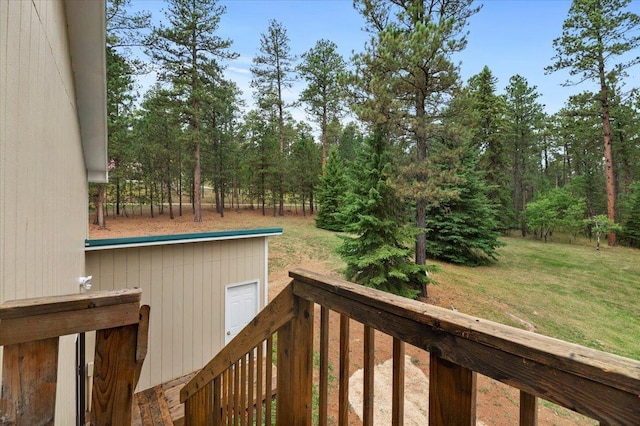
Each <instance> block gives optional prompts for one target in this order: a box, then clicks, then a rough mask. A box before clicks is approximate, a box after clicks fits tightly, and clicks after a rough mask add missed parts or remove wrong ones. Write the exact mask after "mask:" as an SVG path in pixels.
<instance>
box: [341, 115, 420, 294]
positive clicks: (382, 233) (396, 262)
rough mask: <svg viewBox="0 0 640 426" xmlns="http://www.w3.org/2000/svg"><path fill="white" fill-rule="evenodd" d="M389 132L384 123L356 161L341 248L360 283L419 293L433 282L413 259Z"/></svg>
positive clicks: (348, 275)
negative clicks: (396, 187) (394, 177)
mask: <svg viewBox="0 0 640 426" xmlns="http://www.w3.org/2000/svg"><path fill="white" fill-rule="evenodd" d="M388 148H389V141H388V135H387V133H386V132H385V131H383V130H382V128H381V126H378V128H377V129H376V131H375V132H374V134H373V136H372V137H370V138H369V139H368V141H367V148H366V150H365V151H364V153H363V156H362V158H361V160H360V162H359V163H358V164H357V165H356V166H355V179H354V180H353V181H352V185H353V186H352V188H351V190H350V191H349V193H348V195H347V202H346V206H345V209H344V210H343V212H342V215H343V218H344V220H345V222H346V223H348V225H347V226H346V227H345V230H346V231H347V232H349V233H352V234H355V235H356V236H355V237H350V236H343V237H342V239H343V241H342V245H341V247H340V248H339V253H340V255H341V256H342V258H343V259H344V261H345V262H346V264H347V268H346V270H345V276H346V278H347V279H348V280H352V281H354V282H356V283H359V284H362V285H365V286H368V287H373V288H377V289H380V290H384V291H388V292H391V293H395V294H399V295H401V296H405V297H409V298H415V297H416V296H417V295H418V294H419V293H421V292H423V291H424V290H423V289H424V288H426V286H427V283H428V276H427V273H426V267H425V266H424V265H417V264H415V263H414V262H412V261H411V253H412V250H411V249H410V248H408V245H407V244H408V243H409V241H410V240H411V238H412V233H411V231H410V229H409V228H407V226H406V222H407V216H406V212H405V211H404V208H403V206H404V203H403V202H402V200H400V199H398V198H397V196H396V192H395V190H394V189H393V188H392V186H391V185H390V184H389V179H390V177H391V175H392V173H393V170H392V165H391V162H390V159H389V156H388Z"/></svg>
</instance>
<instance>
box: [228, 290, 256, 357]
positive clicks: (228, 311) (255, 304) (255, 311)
mask: <svg viewBox="0 0 640 426" xmlns="http://www.w3.org/2000/svg"><path fill="white" fill-rule="evenodd" d="M249 284H253V285H255V289H256V297H255V306H254V308H255V314H256V315H257V314H258V312H260V279H259V278H256V279H253V280H247V281H241V282H237V283H233V284H227V285H225V286H224V323H223V324H222V336H223V346H226V345H227V343H228V342H227V336H228V335H227V323H228V322H229V318H228V314H229V310H228V309H227V308H228V306H227V301H228V300H229V290H230V289H232V288H235V287H241V286H245V285H249ZM247 324H248V322H247Z"/></svg>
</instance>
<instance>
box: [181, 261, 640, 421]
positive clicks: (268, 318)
mask: <svg viewBox="0 0 640 426" xmlns="http://www.w3.org/2000/svg"><path fill="white" fill-rule="evenodd" d="M289 276H290V277H291V278H292V279H293V280H292V281H291V283H290V284H289V286H287V287H286V289H285V290H284V291H283V293H281V294H280V295H279V296H277V298H276V299H275V300H274V301H273V302H272V303H271V304H269V305H268V306H267V307H266V308H265V309H264V310H263V311H262V312H261V313H260V314H259V315H258V316H257V317H256V319H255V320H254V321H253V322H252V323H250V324H249V325H247V327H245V329H243V331H242V332H241V333H240V335H239V336H238V337H236V339H234V340H233V341H232V342H231V343H230V344H229V345H228V346H227V347H225V348H224V349H223V350H222V351H221V352H220V354H218V355H217V356H216V357H215V358H214V359H213V360H212V361H211V362H209V364H208V365H207V366H206V367H205V368H204V369H203V371H202V372H201V373H200V374H199V375H198V376H197V377H196V378H194V380H192V381H191V382H190V383H189V384H188V385H187V386H185V388H183V390H182V392H181V394H180V397H181V401H183V402H185V400H189V401H190V400H192V399H197V398H200V397H201V395H203V394H204V393H203V392H205V391H206V392H210V393H211V392H212V393H211V395H212V398H213V407H214V408H213V411H211V409H210V408H207V407H208V406H206V404H209V402H208V401H209V400H208V399H206V401H204V403H203V404H200V405H201V407H200V408H198V410H199V412H201V413H204V414H203V416H206V415H209V413H210V412H211V413H217V412H218V411H220V404H219V403H218V402H216V401H218V400H217V399H216V398H217V397H216V392H219V389H224V386H223V387H222V388H220V385H219V384H218V385H212V384H211V383H212V381H213V380H214V378H217V377H219V376H220V375H221V374H223V372H225V371H226V370H227V369H229V368H233V367H232V366H233V365H234V363H236V364H237V363H238V359H240V358H241V357H244V356H246V354H247V352H248V351H252V349H253V348H254V347H256V345H260V344H261V342H262V341H264V339H265V338H267V337H268V336H271V335H272V334H273V333H275V332H276V331H278V336H279V339H278V340H279V345H278V370H279V374H278V389H279V392H278V405H277V408H278V413H277V419H278V421H280V420H282V421H284V422H285V423H286V424H309V422H310V419H311V417H310V413H308V408H309V403H310V400H309V398H310V394H309V391H310V389H311V381H312V378H311V373H310V370H311V367H310V356H311V351H312V346H313V344H312V338H313V329H312V328H310V324H312V322H313V304H314V303H316V304H318V305H320V306H321V307H322V309H321V320H320V324H321V325H320V327H321V330H320V339H319V341H320V343H319V344H320V351H319V354H320V366H321V367H320V370H321V371H320V375H321V376H323V375H327V365H326V363H327V360H326V358H327V356H328V355H327V354H328V349H327V345H328V340H329V339H328V334H327V329H328V324H329V321H328V312H329V311H334V312H335V313H337V314H340V315H341V326H340V360H339V362H340V376H341V379H340V384H339V392H338V393H339V400H340V404H339V405H340V407H339V411H340V412H339V413H338V417H339V421H340V423H341V424H343V423H344V424H346V423H347V422H348V414H347V411H346V407H347V402H346V400H345V398H346V394H347V386H348V381H347V378H348V371H349V355H348V354H349V351H350V349H349V346H348V345H349V343H348V342H349V338H348V330H349V323H348V322H349V320H350V319H353V320H356V321H358V322H360V323H362V324H363V325H364V326H365V354H364V357H365V361H366V362H365V364H366V365H365V373H364V374H365V378H367V377H368V379H366V380H365V386H368V388H369V392H368V393H369V394H371V395H372V394H373V390H372V383H371V382H372V381H373V380H372V377H370V376H371V374H372V372H371V371H366V370H367V368H369V370H371V368H372V365H373V352H374V348H373V347H372V346H373V330H374V329H375V330H379V331H381V332H383V333H386V334H387V335H389V336H391V337H393V341H394V351H393V352H394V358H393V359H394V383H393V387H394V389H393V398H392V411H391V412H392V422H396V423H398V424H399V423H401V422H402V417H403V399H404V398H403V395H402V393H401V392H400V391H401V387H402V386H401V384H402V381H403V378H404V373H403V368H402V366H403V364H402V363H403V359H404V344H405V343H409V344H411V345H413V346H416V347H418V348H421V349H423V350H426V351H428V352H430V381H429V405H430V410H429V423H430V424H431V425H447V424H475V416H476V407H475V405H476V402H475V401H476V375H477V374H478V373H479V374H483V375H485V376H488V377H491V378H493V379H495V380H497V381H500V382H502V383H505V384H507V385H510V386H512V387H515V388H517V389H519V390H520V392H521V393H520V395H521V397H520V399H521V401H522V405H521V407H520V419H521V424H522V425H535V424H536V422H537V400H536V398H537V397H540V398H543V399H545V400H548V401H551V402H554V403H556V404H559V405H561V406H564V407H566V408H568V409H570V410H573V411H575V412H577V413H580V414H583V415H586V416H589V417H591V418H593V419H596V420H599V421H600V422H601V424H621V425H637V424H640V404H639V403H638V401H639V400H640V399H639V398H640V362H639V361H636V360H632V359H628V358H624V357H620V356H617V355H613V354H608V353H605V352H601V351H598V350H595V349H590V348H586V347H584V346H581V345H577V344H573V343H568V342H564V341H562V340H558V339H554V338H550V337H546V336H542V335H539V334H535V333H532V332H529V331H525V330H521V329H517V328H514V327H509V326H506V325H502V324H498V323H495V322H492V321H487V320H483V319H479V318H475V317H473V316H469V315H465V314H462V313H458V312H452V311H449V310H447V309H443V308H439V307H436V306H433V305H428V304H424V303H421V302H417V301H412V300H409V299H406V298H402V297H399V296H395V295H392V294H389V293H384V292H381V291H378V290H374V289H371V288H366V287H362V286H359V285H357V284H353V283H350V282H347V281H344V280H340V279H334V278H329V277H326V276H322V275H319V274H316V273H313V272H309V271H304V270H295V271H292V272H290V273H289ZM280 334H282V336H280ZM280 338H282V342H280ZM294 342H295V343H294ZM280 344H282V347H281V346H280ZM343 346H344V347H343ZM367 366H368V367H367ZM236 368H237V367H236ZM302 372H304V373H305V374H304V375H303V374H301V373H302ZM224 374H227V373H224ZM222 377H226V376H222ZM216 380H217V381H219V380H220V379H216ZM236 381H237V379H236ZM242 382H244V379H242ZM213 383H215V382H213ZM204 386H208V387H207V388H206V389H205V388H204ZM319 389H320V395H319V396H320V401H321V403H323V402H324V403H326V395H324V394H326V393H327V384H326V377H325V378H323V377H320V386H319ZM222 392H223V393H224V390H222ZM194 395H195V398H194ZM207 395H209V394H207ZM206 398H211V397H210V396H207V397H206ZM281 401H282V406H281ZM216 404H218V405H216ZM372 404H373V398H372V397H369V398H365V401H364V408H363V412H364V417H365V418H364V419H363V420H364V423H365V424H372V422H373V415H372V414H373V411H372ZM241 405H243V406H244V404H241ZM285 406H286V408H285ZM215 407H217V408H215ZM194 410H195V409H194ZM188 411H191V410H188ZM194 412H195V411H194ZM216 415H217V414H216ZM222 415H224V414H222ZM319 416H320V424H326V422H327V413H326V410H323V409H322V407H321V410H320V412H319ZM214 417H215V416H214ZM204 418H206V417H193V419H196V420H191V423H189V422H187V424H199V422H202V419H204ZM197 419H200V420H197ZM222 422H224V420H222ZM213 424H220V422H218V421H217V420H213Z"/></svg>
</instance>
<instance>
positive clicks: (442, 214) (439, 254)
mask: <svg viewBox="0 0 640 426" xmlns="http://www.w3.org/2000/svg"><path fill="white" fill-rule="evenodd" d="M476 155H477V154H476V153H475V152H474V151H473V150H471V149H467V150H466V153H465V154H464V156H463V157H462V164H461V167H460V170H459V171H458V175H459V182H458V183H457V184H456V190H457V193H458V196H457V197H455V198H449V199H447V200H445V201H444V202H443V203H429V204H428V205H427V222H426V224H427V256H428V257H430V258H433V259H439V260H444V261H447V262H452V263H458V264H463V265H469V266H477V265H484V264H487V263H488V262H490V261H491V260H492V259H493V260H495V259H496V248H497V247H499V246H500V245H501V244H500V242H499V241H498V236H499V232H498V231H497V229H498V223H497V220H496V217H497V215H496V212H495V209H494V207H493V204H492V203H491V201H490V200H489V199H488V198H487V195H486V192H487V188H486V186H485V185H484V183H483V181H482V178H481V175H480V172H479V171H478V170H477V169H476V167H475V163H476V161H477V160H476V159H475V157H476Z"/></svg>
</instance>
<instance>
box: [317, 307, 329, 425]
mask: <svg viewBox="0 0 640 426" xmlns="http://www.w3.org/2000/svg"><path fill="white" fill-rule="evenodd" d="M319 374H320V385H319V388H318V393H319V400H320V401H319V405H320V407H318V423H319V425H320V426H327V421H328V415H327V407H328V405H329V404H328V395H329V308H327V307H326V306H323V307H322V308H321V309H320V372H319Z"/></svg>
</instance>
